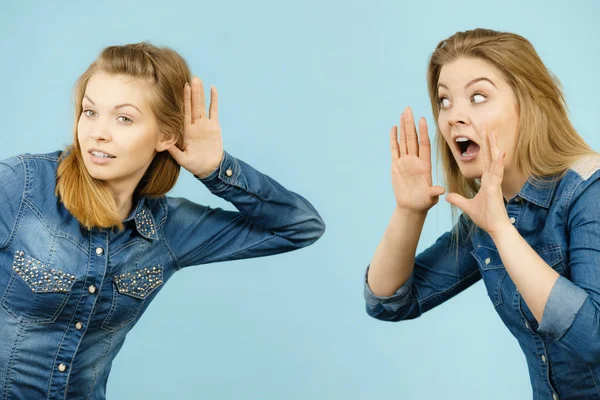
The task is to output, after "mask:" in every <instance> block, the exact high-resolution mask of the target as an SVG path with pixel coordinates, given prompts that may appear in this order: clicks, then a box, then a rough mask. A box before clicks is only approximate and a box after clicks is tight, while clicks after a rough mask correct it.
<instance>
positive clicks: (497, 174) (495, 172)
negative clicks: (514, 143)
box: [491, 152, 506, 186]
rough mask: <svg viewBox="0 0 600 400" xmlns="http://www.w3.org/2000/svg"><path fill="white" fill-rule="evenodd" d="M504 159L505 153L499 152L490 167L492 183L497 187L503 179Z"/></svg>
mask: <svg viewBox="0 0 600 400" xmlns="http://www.w3.org/2000/svg"><path fill="white" fill-rule="evenodd" d="M504 157H506V152H501V153H500V155H499V156H498V157H497V158H496V160H494V164H493V165H492V179H491V180H492V183H493V184H494V185H497V186H500V185H501V184H502V179H504Z"/></svg>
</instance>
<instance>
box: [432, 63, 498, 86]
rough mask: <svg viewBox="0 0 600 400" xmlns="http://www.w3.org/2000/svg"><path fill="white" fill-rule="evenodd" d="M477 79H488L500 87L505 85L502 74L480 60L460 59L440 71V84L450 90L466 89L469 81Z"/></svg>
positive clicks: (445, 65)
mask: <svg viewBox="0 0 600 400" xmlns="http://www.w3.org/2000/svg"><path fill="white" fill-rule="evenodd" d="M476 78H488V79H490V80H491V81H492V82H494V83H495V84H496V86H498V84H502V83H505V79H504V76H503V74H502V72H501V71H500V70H499V69H498V68H496V67H495V66H494V65H492V64H490V63H489V62H487V61H485V60H482V59H480V58H465V57H462V58H458V59H456V60H454V61H452V62H450V63H448V64H444V66H442V69H441V70H440V77H439V83H442V84H444V85H446V86H448V87H450V88H452V87H457V86H460V88H462V87H464V85H466V84H467V83H468V82H469V81H471V80H472V79H476Z"/></svg>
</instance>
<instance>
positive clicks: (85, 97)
mask: <svg viewBox="0 0 600 400" xmlns="http://www.w3.org/2000/svg"><path fill="white" fill-rule="evenodd" d="M83 98H84V99H87V100H88V101H89V102H90V103H92V105H94V106H95V105H96V103H94V101H93V100H92V99H90V98H89V97H88V95H87V94H86V95H85V96H83ZM127 106H130V107H133V108H135V109H136V110H138V111H139V113H140V114H142V115H143V114H144V113H143V112H142V110H140V109H139V108H137V107H136V106H134V105H133V104H131V103H124V104H118V105H116V106H115V110H117V109H119V108H123V107H127Z"/></svg>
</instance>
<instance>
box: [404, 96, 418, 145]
mask: <svg viewBox="0 0 600 400" xmlns="http://www.w3.org/2000/svg"><path fill="white" fill-rule="evenodd" d="M405 114H406V115H405V116H404V131H405V132H406V149H407V151H408V154H410V155H413V156H417V157H418V156H419V142H418V139H417V128H416V127H415V119H414V117H413V113H412V110H411V109H410V107H408V108H407V109H406V112H405Z"/></svg>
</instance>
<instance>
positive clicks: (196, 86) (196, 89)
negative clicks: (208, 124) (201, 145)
mask: <svg viewBox="0 0 600 400" xmlns="http://www.w3.org/2000/svg"><path fill="white" fill-rule="evenodd" d="M199 81H200V80H199V79H198V77H197V76H195V77H194V79H192V123H194V122H196V120H197V119H198V118H200V116H201V115H202V109H201V107H202V99H201V96H202V94H201V92H200V87H201V85H200V83H199Z"/></svg>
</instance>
